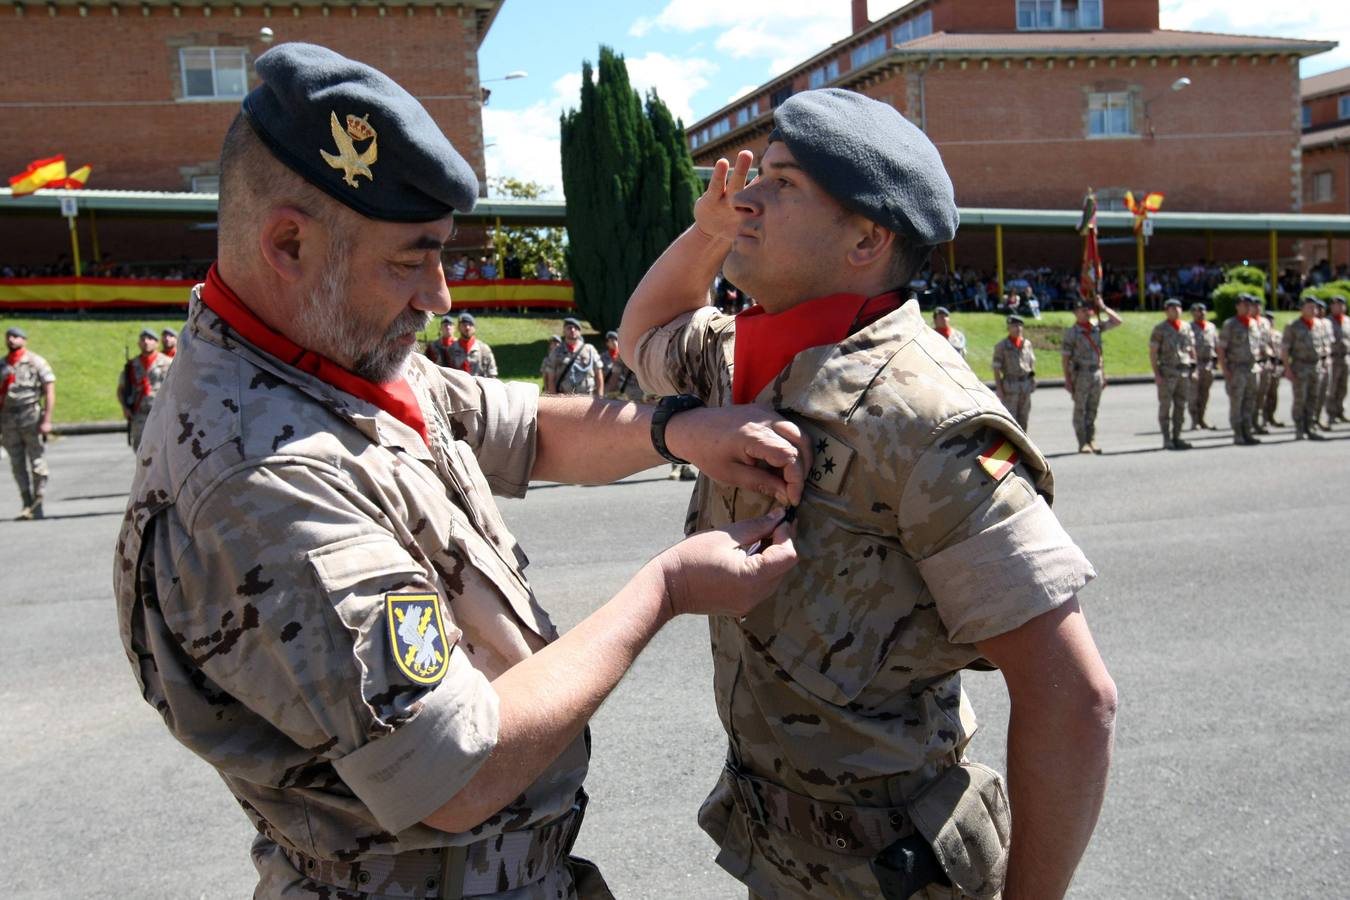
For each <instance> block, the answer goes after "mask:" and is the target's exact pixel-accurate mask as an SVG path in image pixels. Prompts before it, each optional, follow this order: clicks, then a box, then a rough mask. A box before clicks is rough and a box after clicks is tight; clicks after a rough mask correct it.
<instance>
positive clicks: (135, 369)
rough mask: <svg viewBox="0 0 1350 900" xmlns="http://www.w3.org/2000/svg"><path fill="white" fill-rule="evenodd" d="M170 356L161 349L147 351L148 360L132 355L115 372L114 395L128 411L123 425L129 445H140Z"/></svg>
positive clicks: (169, 362) (166, 375) (161, 385)
mask: <svg viewBox="0 0 1350 900" xmlns="http://www.w3.org/2000/svg"><path fill="white" fill-rule="evenodd" d="M174 359H175V357H173V356H167V355H165V354H163V353H154V354H151V358H150V360H149V361H148V362H147V361H146V358H145V356H144V355H142V356H133V357H132V358H131V359H129V360H127V363H126V365H124V366H123V367H122V371H121V373H120V374H119V375H118V376H117V399H118V401H119V402H120V403H121V404H122V409H123V411H125V412H126V413H127V414H128V419H127V429H128V432H129V434H130V436H131V446H132V447H133V448H136V447H139V446H140V445H141V434H142V432H143V431H144V430H145V422H146V420H147V419H148V418H149V417H150V410H151V409H152V408H153V407H154V405H155V397H156V396H157V395H158V394H159V390H160V388H161V387H163V386H164V379H165V378H167V377H168V375H169V366H170V365H172V364H173V361H174Z"/></svg>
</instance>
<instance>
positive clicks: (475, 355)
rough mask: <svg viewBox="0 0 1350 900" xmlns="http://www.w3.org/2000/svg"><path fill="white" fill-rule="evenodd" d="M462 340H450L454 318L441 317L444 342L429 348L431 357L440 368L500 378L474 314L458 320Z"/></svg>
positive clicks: (463, 316) (463, 315) (495, 359)
mask: <svg viewBox="0 0 1350 900" xmlns="http://www.w3.org/2000/svg"><path fill="white" fill-rule="evenodd" d="M456 318H457V325H458V328H459V337H458V338H456V339H450V337H449V331H450V327H449V321H450V316H448V315H446V316H442V317H441V339H440V340H439V341H437V342H436V343H434V344H431V345H430V346H428V347H427V357H428V358H430V359H431V361H432V362H434V363H436V365H438V366H446V367H447V368H451V369H459V370H460V371H461V372H468V373H469V374H470V375H476V376H478V377H480V378H496V377H497V358H496V357H494V356H493V355H492V347H490V346H489V345H488V343H487V341H480V340H479V339H478V336H477V335H478V323H477V322H476V321H475V320H474V317H473V314H472V313H467V312H462V313H460V314H459V315H458V316H457V317H456Z"/></svg>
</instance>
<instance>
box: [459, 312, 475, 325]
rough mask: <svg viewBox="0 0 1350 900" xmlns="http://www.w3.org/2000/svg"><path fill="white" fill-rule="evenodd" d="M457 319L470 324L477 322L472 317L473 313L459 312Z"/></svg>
mask: <svg viewBox="0 0 1350 900" xmlns="http://www.w3.org/2000/svg"><path fill="white" fill-rule="evenodd" d="M459 320H460V321H461V322H468V323H469V324H470V325H476V324H477V321H476V320H475V319H474V317H473V313H466V312H462V313H460V314H459Z"/></svg>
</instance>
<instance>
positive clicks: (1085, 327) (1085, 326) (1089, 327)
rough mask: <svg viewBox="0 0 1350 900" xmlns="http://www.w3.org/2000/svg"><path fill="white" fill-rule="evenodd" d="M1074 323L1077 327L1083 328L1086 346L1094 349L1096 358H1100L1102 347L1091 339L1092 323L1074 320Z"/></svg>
mask: <svg viewBox="0 0 1350 900" xmlns="http://www.w3.org/2000/svg"><path fill="white" fill-rule="evenodd" d="M1074 324H1076V325H1077V326H1078V327H1079V328H1081V329H1083V334H1085V335H1087V342H1088V346H1089V347H1091V348H1092V349H1093V350H1094V351H1096V353H1097V358H1098V359H1100V358H1101V355H1102V348H1101V347H1098V346H1097V342H1096V341H1094V340H1093V339H1092V323H1091V322H1075V323H1074Z"/></svg>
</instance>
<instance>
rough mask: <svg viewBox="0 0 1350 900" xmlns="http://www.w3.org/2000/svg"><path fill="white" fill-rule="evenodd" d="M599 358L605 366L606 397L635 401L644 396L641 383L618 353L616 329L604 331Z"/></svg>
mask: <svg viewBox="0 0 1350 900" xmlns="http://www.w3.org/2000/svg"><path fill="white" fill-rule="evenodd" d="M600 360H601V362H602V363H604V366H605V396H606V397H609V398H610V399H611V400H632V401H634V402H637V401H640V400H642V398H643V397H645V396H646V392H645V391H644V390H642V385H640V384H638V380H637V376H636V375H634V374H633V370H632V369H630V368H629V367H628V363H626V362H624V361H623V356H622V355H620V353H619V333H618V332H617V331H609V332H606V333H605V352H604V353H603V354H601V356H600Z"/></svg>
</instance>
